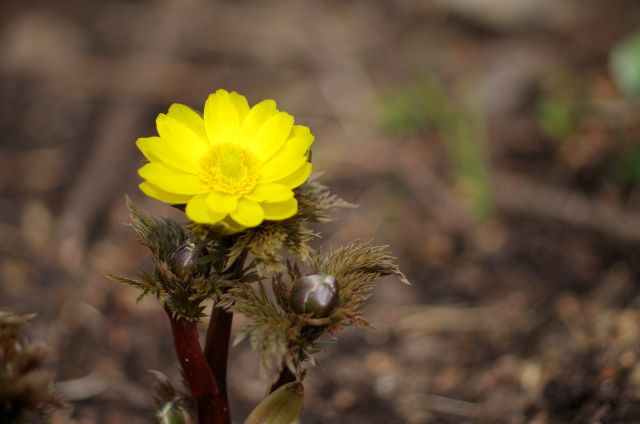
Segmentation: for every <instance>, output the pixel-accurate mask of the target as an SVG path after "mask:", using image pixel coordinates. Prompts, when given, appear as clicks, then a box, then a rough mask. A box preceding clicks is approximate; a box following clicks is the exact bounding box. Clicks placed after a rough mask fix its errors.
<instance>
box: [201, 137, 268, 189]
mask: <svg viewBox="0 0 640 424" xmlns="http://www.w3.org/2000/svg"><path fill="white" fill-rule="evenodd" d="M200 166H201V170H200V177H201V178H202V180H203V181H204V182H205V183H206V184H207V185H208V186H209V187H210V188H211V189H212V190H215V191H219V192H222V193H227V194H234V195H242V194H247V193H250V192H251V191H252V190H253V188H254V187H255V186H256V183H257V182H258V178H259V177H260V173H259V170H260V167H259V162H258V158H256V156H255V155H254V154H253V152H251V151H250V150H248V149H246V148H244V147H242V146H239V145H237V144H234V143H218V144H216V145H214V146H213V147H212V148H211V150H210V151H209V152H208V153H207V154H206V155H205V156H204V157H203V158H202V161H201V162H200Z"/></svg>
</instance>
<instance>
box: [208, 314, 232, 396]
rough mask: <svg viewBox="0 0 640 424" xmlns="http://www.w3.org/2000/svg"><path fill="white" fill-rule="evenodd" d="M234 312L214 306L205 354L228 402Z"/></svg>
mask: <svg viewBox="0 0 640 424" xmlns="http://www.w3.org/2000/svg"><path fill="white" fill-rule="evenodd" d="M232 321H233V313H232V312H227V311H225V310H224V309H222V308H216V307H214V308H213V311H212V312H211V320H210V321H209V328H208V329H207V340H206V343H205V347H204V355H205V357H206V358H207V362H208V363H209V367H210V368H211V371H213V375H214V377H215V379H216V381H217V382H218V387H219V388H220V392H221V393H222V397H223V398H224V400H225V402H227V362H228V358H229V340H230V339H231V323H232Z"/></svg>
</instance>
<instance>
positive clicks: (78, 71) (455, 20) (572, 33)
mask: <svg viewBox="0 0 640 424" xmlns="http://www.w3.org/2000/svg"><path fill="white" fill-rule="evenodd" d="M638 27H640V7H638V5H637V2H636V1H635V0H610V1H606V2H605V1H597V0H563V1H560V0H517V1H516V0H511V1H510V0H455V1H452V0H431V1H419V0H380V1H377V2H373V1H365V0H355V1H344V0H327V1H296V0H280V1H275V0H264V1H257V0H251V1H250V0H236V1H231V0H228V1H211V2H209V1H205V0H184V1H181V2H177V1H175V2H174V1H169V0H119V1H103V2H87V1H82V0H66V1H58V2H52V1H45V0H33V1H19V0H3V1H2V2H0V308H1V309H3V310H10V311H14V312H20V313H32V312H37V313H38V317H37V318H36V319H35V321H34V322H33V325H32V326H31V327H30V333H29V335H30V337H31V338H33V339H42V340H44V341H46V342H47V343H48V345H49V348H50V355H49V359H48V363H47V365H48V367H49V368H50V369H51V370H53V371H54V372H55V376H56V379H57V381H59V382H60V383H59V390H60V391H61V392H62V393H63V395H64V396H65V397H66V398H67V399H69V400H71V402H72V405H73V407H72V409H71V410H70V411H67V413H64V414H59V415H57V416H56V417H54V422H55V423H66V422H75V423H105V424H106V423H110V424H113V423H148V422H150V420H151V418H150V417H152V415H153V412H154V410H155V406H154V403H153V399H152V396H151V393H150V384H151V381H152V378H151V375H150V374H149V372H148V370H149V369H157V370H161V371H163V372H165V373H167V374H168V375H170V376H171V377H172V378H174V379H175V380H178V378H179V372H178V369H177V363H176V359H175V356H174V352H173V349H172V345H171V338H170V333H169V325H168V322H167V320H166V318H165V316H164V315H163V312H162V310H161V309H160V307H159V306H158V305H157V302H155V300H153V299H149V300H144V301H143V302H141V303H140V304H136V297H137V293H136V292H135V291H134V290H132V289H130V288H129V287H125V286H122V285H118V284H116V283H114V282H112V281H110V280H108V279H106V278H105V274H107V273H119V274H127V275H133V274H135V273H136V272H137V271H138V270H139V269H140V268H141V267H145V266H148V265H149V262H148V258H147V253H146V251H145V250H144V249H143V248H142V247H140V246H139V245H137V244H136V242H135V238H134V236H133V234H132V231H131V230H130V228H128V227H127V226H126V225H125V223H126V221H127V216H126V209H125V204H124V196H125V194H128V195H129V196H131V197H132V198H133V200H134V201H135V202H136V203H137V204H138V205H140V206H141V207H142V208H144V209H146V210H148V211H150V212H152V213H154V214H159V215H160V214H163V215H172V216H176V217H179V213H178V212H176V211H172V210H171V208H169V207H166V206H165V205H162V204H160V203H158V202H155V201H153V200H151V199H148V198H144V197H143V196H142V195H141V193H140V192H139V191H138V189H137V184H138V182H139V178H138V177H137V175H136V170H137V168H138V167H139V166H140V164H141V163H142V162H143V159H142V157H141V155H140V154H139V153H138V152H137V151H136V149H135V146H134V141H135V139H136V138H137V137H139V136H147V135H152V134H153V133H154V131H155V129H154V118H155V115H156V114H157V113H159V112H163V111H165V110H166V109H167V107H168V105H169V104H170V103H173V102H182V103H186V104H189V105H192V106H194V107H197V108H201V107H202V104H203V102H204V99H205V98H206V96H207V95H208V93H210V92H211V91H213V90H215V89H217V88H227V89H230V90H237V91H239V92H241V93H243V94H245V95H246V96H247V97H248V98H249V100H250V102H252V103H255V102H257V101H259V100H261V99H263V98H275V99H276V100H277V101H278V104H279V106H280V107H281V108H282V109H284V110H286V111H289V112H290V113H292V114H293V115H294V116H295V117H296V120H297V121H298V122H300V123H304V124H307V125H309V126H310V127H311V129H312V131H313V133H314V134H315V135H316V140H317V141H316V144H315V147H314V151H313V160H314V169H315V170H318V171H322V172H324V177H323V179H324V181H325V182H326V183H327V184H328V185H329V186H331V187H332V188H333V189H334V191H336V192H337V193H339V194H340V195H341V196H343V197H344V198H346V199H347V200H349V201H352V202H354V203H358V204H359V205H360V207H359V208H358V209H355V210H351V211H348V212H344V213H341V215H340V217H339V218H340V219H339V220H338V221H337V222H335V223H333V224H327V225H324V224H323V226H321V227H319V228H318V229H319V230H320V231H322V232H323V233H324V237H323V238H322V239H321V240H320V241H319V243H318V244H317V246H318V247H320V246H337V245H339V244H340V243H344V242H346V241H349V240H351V239H353V238H362V239H375V240H376V242H378V243H380V244H388V245H390V246H391V247H390V248H391V250H392V251H393V252H394V254H395V255H396V256H397V257H398V258H399V262H400V264H401V265H402V268H403V270H404V272H405V273H406V274H407V276H408V277H409V279H410V280H411V281H412V285H411V286H403V285H401V284H399V283H397V282H395V281H393V280H388V281H387V280H383V281H381V282H380V283H379V284H378V287H377V289H376V292H375V295H374V296H373V298H372V299H371V301H370V304H369V306H368V318H369V319H370V321H371V322H372V323H373V324H375V325H376V327H377V330H375V331H369V330H365V329H352V330H349V331H346V332H345V333H342V334H339V335H338V338H337V340H336V343H335V344H332V345H331V346H329V348H328V349H327V351H326V352H325V353H323V354H321V355H320V359H321V360H320V364H319V366H318V367H316V368H313V369H311V370H310V372H309V376H308V378H307V379H306V389H307V398H306V403H305V409H304V413H303V418H302V422H303V423H305V424H314V423H336V422H337V423H349V424H359V423H385V424H394V423H409V424H418V423H536V424H542V423H634V422H638V423H640V366H639V365H638V364H639V360H640V283H639V282H640V113H639V112H640V107H639V106H638V105H637V104H634V103H633V102H632V101H630V100H628V99H626V98H625V97H624V96H622V95H621V94H620V93H619V91H618V90H617V89H616V86H615V85H614V83H613V81H612V79H611V75H610V73H609V68H608V57H609V52H610V51H611V48H612V46H613V45H615V43H616V42H618V41H619V40H620V39H622V38H624V37H625V36H626V35H628V34H630V33H631V32H633V31H634V30H636V29H638ZM434 81H436V82H437V83H434ZM434 86H435V87H439V88H440V89H441V90H440V91H438V90H437V89H434V88H433V87H434ZM448 104H451V105H452V106H451V107H450V108H448V107H447V106H446V105H448ZM558 104H560V105H564V106H566V105H569V106H567V107H568V108H569V109H570V114H569V115H570V118H566V116H565V115H562V116H563V117H564V118H565V119H563V120H560V124H557V121H556V120H554V119H555V118H556V117H557V116H558V113H556V114H553V113H552V112H553V111H554V110H556V109H553V107H554V105H558ZM549 105H551V106H549ZM445 109H446V110H447V111H448V112H447V113H446V114H445V113H442V111H443V110H445ZM549 110H550V111H551V112H549ZM560 114H561V113H560ZM445 121H446V122H445ZM452 128H453V131H451V129H452ZM465 131H466V132H465ZM461 134H462V135H461ZM240 325H242V319H241V318H237V319H236V321H235V322H234V327H236V328H237V327H238V326H240ZM230 374H231V375H230V390H231V402H232V410H233V411H234V414H235V416H236V422H242V420H243V419H244V418H243V417H245V416H246V415H247V414H248V412H249V411H250V410H251V408H252V407H253V406H254V405H255V404H256V402H257V401H258V400H259V399H261V398H262V396H263V395H264V393H265V389H266V387H267V381H266V380H265V379H264V378H261V377H260V376H259V375H258V369H257V362H256V356H255V355H254V354H253V353H252V352H251V351H250V349H249V347H248V346H247V345H246V343H243V344H240V345H239V346H237V347H235V348H233V350H232V353H231V363H230Z"/></svg>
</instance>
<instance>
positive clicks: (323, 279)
mask: <svg viewBox="0 0 640 424" xmlns="http://www.w3.org/2000/svg"><path fill="white" fill-rule="evenodd" d="M338 293H339V286H338V282H337V281H336V277H334V276H333V275H326V274H323V273H320V272H319V273H316V274H309V275H307V276H305V277H302V278H300V279H298V280H297V281H296V282H295V283H293V287H292V288H291V309H293V310H294V311H295V312H296V313H298V314H310V315H311V316H312V317H313V318H326V317H328V316H329V315H331V313H332V312H333V310H334V309H335V308H336V306H337V305H338Z"/></svg>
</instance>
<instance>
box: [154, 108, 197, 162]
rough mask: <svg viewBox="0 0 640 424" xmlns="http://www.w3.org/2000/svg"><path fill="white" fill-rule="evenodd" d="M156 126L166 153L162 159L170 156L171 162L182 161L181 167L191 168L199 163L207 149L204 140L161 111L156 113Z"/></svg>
mask: <svg viewBox="0 0 640 424" xmlns="http://www.w3.org/2000/svg"><path fill="white" fill-rule="evenodd" d="M156 127H157V128H158V134H160V137H161V138H162V144H163V146H164V147H163V150H164V151H165V152H166V155H167V156H162V157H161V159H162V160H167V158H168V157H171V158H172V162H173V164H177V163H182V166H181V169H185V168H187V169H192V170H193V169H195V168H196V167H197V166H198V165H199V163H200V160H201V159H202V156H203V155H204V154H205V153H206V152H207V151H208V149H209V146H208V145H207V144H205V141H204V140H202V139H201V138H200V137H199V136H198V135H196V134H195V133H194V132H193V131H191V129H190V128H189V127H187V126H186V125H185V124H183V123H182V122H180V121H178V120H176V119H174V118H171V117H169V116H168V115H165V114H163V113H161V114H160V115H158V118H157V119H156Z"/></svg>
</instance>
